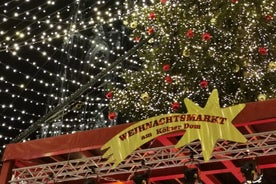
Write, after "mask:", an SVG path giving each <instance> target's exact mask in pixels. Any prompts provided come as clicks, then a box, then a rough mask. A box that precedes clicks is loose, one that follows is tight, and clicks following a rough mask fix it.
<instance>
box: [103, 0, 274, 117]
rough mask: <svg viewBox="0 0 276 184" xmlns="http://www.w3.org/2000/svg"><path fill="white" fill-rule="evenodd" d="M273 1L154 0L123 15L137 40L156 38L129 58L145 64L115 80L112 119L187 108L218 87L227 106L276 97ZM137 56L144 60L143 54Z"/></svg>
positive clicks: (110, 92)
mask: <svg viewBox="0 0 276 184" xmlns="http://www.w3.org/2000/svg"><path fill="white" fill-rule="evenodd" d="M275 10H276V3H275V1H274V0H263V1H256V0H246V1H245V0H187V1H180V0H158V1H157V0H156V1H151V3H148V4H145V3H144V4H142V5H141V6H138V5H137V6H135V8H134V9H132V10H130V11H129V12H128V13H127V15H126V16H125V18H124V24H125V25H126V26H128V27H129V28H130V29H131V31H132V33H131V35H130V37H131V38H132V40H133V42H136V43H138V42H139V41H140V40H141V39H144V38H146V37H149V36H152V38H151V39H150V40H149V41H148V42H147V43H146V44H145V45H144V46H143V47H142V49H140V50H138V51H137V53H136V55H134V56H133V57H132V58H128V59H129V60H130V61H132V62H136V63H138V64H140V69H139V70H138V71H135V72H133V71H132V70H126V71H124V73H123V74H122V75H121V77H122V79H123V81H124V85H123V87H118V86H117V87H116V86H110V89H109V92H108V94H107V98H108V99H109V100H110V105H109V108H110V109H109V110H110V114H109V119H112V120H113V119H115V118H116V116H117V115H118V114H119V116H122V117H123V119H124V121H130V122H133V121H139V120H141V119H144V118H148V117H152V116H155V115H159V114H166V113H171V112H185V111H186V108H185V105H184V103H183V99H184V98H189V99H191V100H193V101H194V102H196V103H198V104H199V105H200V106H204V104H205V103H206V100H207V98H208V96H209V95H210V93H211V91H212V90H213V89H218V91H219V95H220V105H221V106H222V107H225V106H230V105H234V104H239V103H246V102H252V101H258V100H267V99H270V98H275V97H276V75H275V72H276V60H275V56H276V35H275V33H276V26H275V20H274V19H275ZM137 58H138V59H137Z"/></svg>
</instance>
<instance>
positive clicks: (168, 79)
mask: <svg viewBox="0 0 276 184" xmlns="http://www.w3.org/2000/svg"><path fill="white" fill-rule="evenodd" d="M165 81H166V83H168V84H170V83H172V78H171V76H166V77H165Z"/></svg>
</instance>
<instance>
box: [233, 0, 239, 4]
mask: <svg viewBox="0 0 276 184" xmlns="http://www.w3.org/2000/svg"><path fill="white" fill-rule="evenodd" d="M238 1H239V0H231V2H232V3H237V2H238Z"/></svg>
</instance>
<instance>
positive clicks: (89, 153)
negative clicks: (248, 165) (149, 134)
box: [0, 99, 276, 184]
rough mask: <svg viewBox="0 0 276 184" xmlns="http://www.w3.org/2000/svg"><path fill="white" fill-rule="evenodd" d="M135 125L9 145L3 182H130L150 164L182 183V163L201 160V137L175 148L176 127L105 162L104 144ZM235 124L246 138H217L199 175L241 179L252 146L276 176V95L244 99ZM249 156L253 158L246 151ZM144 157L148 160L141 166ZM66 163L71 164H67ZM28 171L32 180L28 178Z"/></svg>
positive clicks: (154, 175)
mask: <svg viewBox="0 0 276 184" xmlns="http://www.w3.org/2000/svg"><path fill="white" fill-rule="evenodd" d="M132 124H133V123H128V124H122V125H117V126H113V127H110V128H101V129H94V130H89V131H83V132H76V133H74V134H70V135H62V136H56V137H50V138H45V139H38V140H32V141H28V142H23V143H13V144H9V145H7V147H6V150H5V152H4V155H3V158H2V161H3V166H2V171H1V177H0V181H1V182H0V183H1V184H2V183H3V184H4V183H7V182H8V181H10V180H12V181H23V180H24V181H35V182H37V183H39V182H38V181H43V182H44V181H46V180H47V181H50V180H55V181H56V182H60V183H63V182H67V183H83V181H84V180H85V179H87V178H94V179H95V178H97V180H98V181H99V182H100V183H112V182H119V181H120V182H127V180H128V179H129V176H131V174H133V173H134V172H138V170H140V172H143V171H144V170H145V169H146V168H147V169H148V168H150V171H151V174H150V182H152V183H156V184H157V183H166V182H168V181H170V183H180V182H181V180H182V179H183V177H184V174H183V165H184V163H185V162H187V161H188V160H189V157H190V151H191V150H192V151H193V152H194V153H195V156H196V158H199V160H200V159H201V156H200V149H201V147H200V145H199V143H198V142H194V143H191V145H189V146H187V147H185V148H180V149H175V148H174V147H173V145H175V143H176V142H177V140H178V139H179V136H180V135H181V134H183V132H178V133H173V134H168V135H164V136H160V137H158V138H157V139H155V140H153V141H151V142H149V143H147V144H145V145H143V146H141V147H140V148H139V149H138V150H136V151H135V152H134V153H133V154H132V155H131V156H129V157H128V158H127V159H126V160H125V161H124V162H123V163H121V164H120V165H119V166H118V168H115V169H112V168H111V166H112V165H110V164H106V163H105V161H106V159H103V158H102V155H103V153H104V151H102V150H101V147H102V146H103V145H104V144H105V143H106V142H107V141H108V140H110V139H111V138H112V137H113V136H115V135H116V134H117V133H119V132H120V131H122V130H124V129H125V128H127V127H129V126H130V125H132ZM233 124H234V125H235V126H236V127H237V128H238V129H239V131H240V132H241V133H243V134H244V135H245V136H246V138H247V139H248V140H249V141H248V143H246V144H236V143H229V142H226V141H220V142H218V144H217V145H216V147H215V149H214V152H213V157H212V159H211V160H210V161H209V162H206V163H205V162H203V161H202V162H201V161H200V176H201V179H202V180H203V181H204V182H205V183H208V182H209V183H215V184H220V183H226V182H225V181H227V180H228V183H231V182H232V183H235V182H236V183H237V182H242V181H243V180H244V178H243V176H242V174H241V172H240V169H239V167H240V165H241V162H242V159H241V158H245V155H246V154H248V151H249V152H250V153H254V155H255V156H256V157H257V158H258V165H259V168H260V169H262V171H263V172H264V176H265V177H266V178H267V179H269V180H270V179H274V180H275V179H276V177H275V169H276V99H273V100H268V101H263V102H254V103H248V104H246V107H245V108H244V109H243V111H242V112H241V113H240V114H239V115H238V116H237V117H236V118H235V119H234V121H233ZM118 151H120V150H118ZM252 155H253V154H252ZM248 159H251V158H250V157H249V156H248ZM141 162H145V164H146V165H141ZM67 163H70V164H69V165H67V166H66V167H67V168H64V167H65V165H66V164H67ZM61 165H62V166H61ZM37 168H40V171H39V177H40V178H39V179H35V178H37V177H38V174H37V172H38V169H37ZM53 168H54V169H53ZM76 168H77V169H76ZM91 168H92V169H91ZM74 170H75V171H76V170H77V172H76V173H75V172H74ZM32 172H36V173H32ZM24 173H25V175H24ZM26 173H27V175H31V176H32V178H33V180H31V179H30V180H28V177H27V175H26ZM60 173H62V174H63V176H62V177H61V176H58V174H60ZM20 177H21V178H20ZM52 177H53V178H52Z"/></svg>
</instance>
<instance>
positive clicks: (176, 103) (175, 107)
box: [172, 102, 180, 111]
mask: <svg viewBox="0 0 276 184" xmlns="http://www.w3.org/2000/svg"><path fill="white" fill-rule="evenodd" d="M179 108H180V104H179V103H178V102H173V103H172V110H174V111H177V110H178V109H179Z"/></svg>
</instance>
